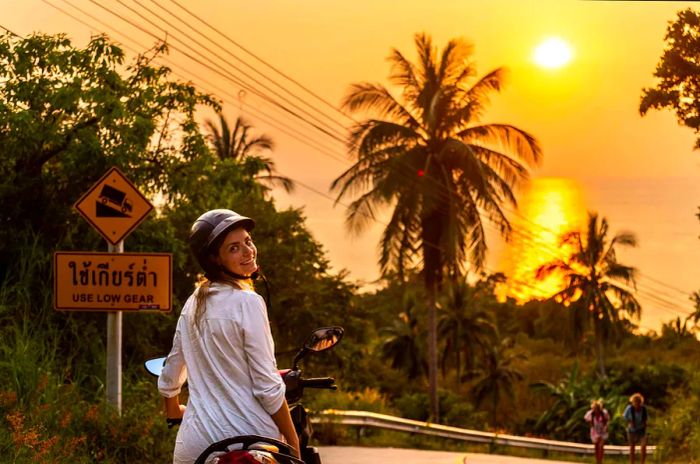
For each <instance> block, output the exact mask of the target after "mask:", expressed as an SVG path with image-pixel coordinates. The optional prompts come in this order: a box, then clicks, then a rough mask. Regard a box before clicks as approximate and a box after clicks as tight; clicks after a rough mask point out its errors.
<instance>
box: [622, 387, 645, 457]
mask: <svg viewBox="0 0 700 464" xmlns="http://www.w3.org/2000/svg"><path fill="white" fill-rule="evenodd" d="M624 417H625V420H626V421H627V440H628V441H629V444H630V464H634V462H635V458H636V457H635V455H634V447H635V446H636V445H639V451H640V457H641V460H640V462H641V464H644V462H645V461H646V459H647V418H648V414H647V407H646V406H644V397H643V396H642V394H641V393H635V394H634V395H632V396H630V404H628V405H627V408H625V412H624Z"/></svg>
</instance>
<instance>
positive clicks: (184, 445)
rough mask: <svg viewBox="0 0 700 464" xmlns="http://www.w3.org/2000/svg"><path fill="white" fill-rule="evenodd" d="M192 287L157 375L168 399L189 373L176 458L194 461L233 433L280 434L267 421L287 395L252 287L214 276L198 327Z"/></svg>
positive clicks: (266, 323)
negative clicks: (240, 287) (233, 284)
mask: <svg viewBox="0 0 700 464" xmlns="http://www.w3.org/2000/svg"><path fill="white" fill-rule="evenodd" d="M197 291H198V290H196V291H195V292H194V293H193V294H192V295H191V296H190V298H189V299H188V300H187V302H186V303H185V307H184V308H183V310H182V314H181V315H180V318H179V320H178V322H177V329H176V330H175V337H174V339H173V348H172V350H171V351H170V354H169V355H168V358H167V360H166V363H165V366H164V368H163V372H162V374H161V375H160V378H159V379H158V389H159V390H160V393H161V395H163V396H165V397H168V398H172V397H173V396H175V395H177V394H179V393H180V389H181V387H182V385H183V384H184V383H185V380H187V379H188V378H189V382H188V386H189V400H188V402H187V409H186V411H185V416H184V417H183V420H182V424H181V425H180V430H179V431H178V434H177V439H176V443H175V452H174V458H173V462H174V463H175V464H184V463H192V462H194V461H195V459H196V458H197V457H198V456H199V454H201V452H202V451H204V449H205V448H206V447H208V446H209V445H211V444H212V443H214V442H217V441H220V440H223V439H225V438H230V437H234V436H237V435H262V436H267V437H272V438H277V439H279V438H280V437H281V434H280V432H279V429H278V428H277V426H276V425H275V423H274V421H273V420H272V417H271V414H273V413H275V412H277V411H278V410H279V408H280V407H281V406H282V403H283V401H284V393H285V386H284V382H283V381H282V377H281V376H280V375H279V372H278V370H277V364H276V361H275V355H274V353H275V350H274V342H273V341H272V334H271V332H270V324H269V321H268V319H267V310H266V307H265V303H264V301H263V299H262V298H261V297H260V295H258V294H257V293H255V292H253V291H250V290H238V289H235V288H233V287H231V286H230V285H226V284H219V283H212V284H211V286H210V288H209V294H208V296H207V299H206V309H205V311H204V312H203V314H202V317H201V321H200V325H199V330H198V329H197V328H196V327H195V322H194V312H195V305H196V301H195V295H196V294H197Z"/></svg>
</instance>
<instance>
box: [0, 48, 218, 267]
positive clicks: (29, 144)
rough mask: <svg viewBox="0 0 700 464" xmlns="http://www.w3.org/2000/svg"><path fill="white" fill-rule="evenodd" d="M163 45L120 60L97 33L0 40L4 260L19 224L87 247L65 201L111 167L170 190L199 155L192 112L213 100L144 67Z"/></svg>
mask: <svg viewBox="0 0 700 464" xmlns="http://www.w3.org/2000/svg"><path fill="white" fill-rule="evenodd" d="M166 51H167V50H166V48H165V47H164V46H156V47H155V48H154V49H153V50H151V51H149V52H147V53H145V54H144V55H141V56H138V57H137V58H136V59H135V60H134V62H133V63H131V64H129V65H125V59H124V54H123V52H122V50H121V49H120V48H119V47H117V46H116V45H114V44H112V43H110V42H109V40H108V39H107V38H106V37H105V36H97V37H93V38H92V39H91V40H90V42H89V43H88V44H87V45H86V46H85V48H83V49H79V48H75V47H74V46H73V45H72V44H71V42H70V40H69V39H68V38H67V37H66V36H64V35H56V36H49V35H32V36H29V37H27V38H19V37H15V36H12V35H9V34H8V35H5V36H3V37H0V81H2V85H1V86H0V146H2V150H3V156H2V157H0V203H1V204H2V205H3V208H2V213H1V214H0V261H2V262H3V264H4V262H5V260H12V259H13V258H12V256H11V255H12V248H13V242H14V241H15V239H16V237H17V234H18V233H20V231H23V230H30V231H31V232H32V233H35V234H37V235H38V236H40V237H41V240H42V241H46V242H47V244H48V247H49V248H53V249H55V246H56V244H57V242H58V241H59V240H62V239H71V240H77V243H72V245H73V246H76V247H79V246H85V245H86V244H87V245H91V246H90V248H93V247H94V246H96V244H97V243H99V241H98V240H96V239H97V234H95V233H93V232H88V231H89V230H90V227H89V226H87V225H86V224H85V223H84V221H76V220H75V219H76V215H75V212H74V211H73V210H72V205H73V203H75V201H76V200H77V199H78V198H79V197H80V195H81V194H83V193H84V192H85V191H87V189H88V188H89V187H90V186H91V185H92V184H93V183H94V182H95V181H96V180H97V179H98V178H99V176H101V175H102V174H103V173H104V172H106V171H107V169H108V168H109V167H110V166H118V167H120V168H121V169H122V170H124V171H125V172H126V173H127V175H128V177H129V179H130V180H132V181H133V182H134V183H135V184H136V185H137V186H138V187H139V189H140V190H141V191H142V192H144V193H146V194H155V193H162V192H164V191H166V190H167V191H168V193H169V194H170V195H171V196H172V197H177V195H178V194H179V192H180V186H181V184H180V183H179V182H178V174H179V170H180V169H181V168H182V166H185V165H187V164H190V163H195V160H197V159H200V158H201V157H203V156H204V157H206V153H207V150H206V147H205V146H204V139H203V137H202V136H201V134H200V133H199V128H198V125H197V123H196V121H195V119H194V114H195V111H196V109H197V107H199V106H201V105H207V106H214V107H215V106H216V104H215V102H214V101H213V100H212V99H211V98H210V97H208V96H207V95H204V94H202V93H200V92H198V91H197V90H196V89H195V88H194V87H192V86H191V85H189V84H182V83H178V82H174V81H171V80H170V79H169V70H168V69H167V68H164V67H155V66H152V65H151V61H152V59H153V58H154V56H157V55H159V54H162V53H165V52H166ZM122 72H123V74H124V75H122V74H120V73H122ZM176 133H177V137H175V136H174V134H176ZM166 186H167V188H166ZM76 222H77V223H78V224H76ZM76 229H77V230H76ZM90 248H87V249H90ZM84 249H85V248H84ZM4 269H5V267H4V266H3V267H2V268H0V273H2V272H3V270H4ZM0 277H1V275H0Z"/></svg>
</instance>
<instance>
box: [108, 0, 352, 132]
mask: <svg viewBox="0 0 700 464" xmlns="http://www.w3.org/2000/svg"><path fill="white" fill-rule="evenodd" d="M117 1H118V2H119V3H120V4H122V5H123V6H125V7H126V8H128V9H129V10H130V11H132V12H133V13H135V14H140V13H139V12H138V11H136V10H135V9H134V8H132V7H130V6H128V5H126V4H125V3H124V1H123V0H117ZM133 2H134V3H136V4H137V5H139V6H140V7H141V8H142V9H144V10H146V11H147V12H148V13H150V14H151V15H153V16H155V17H156V18H158V19H159V20H160V21H162V22H163V23H165V24H166V25H167V26H169V27H171V28H172V29H174V30H175V31H177V32H178V33H180V34H182V35H183V36H184V37H186V38H187V39H188V40H189V41H191V42H193V43H195V44H197V45H198V46H199V47H201V48H202V49H204V50H206V51H207V52H209V53H210V54H212V55H214V56H215V57H216V58H217V59H218V60H220V61H221V62H223V63H225V64H227V65H228V66H230V67H231V68H232V69H234V70H236V71H237V72H238V73H239V74H241V75H243V76H245V77H246V78H247V79H249V80H250V81H252V82H254V83H255V84H257V85H258V86H260V87H261V88H263V89H265V90H266V91H268V92H270V93H271V94H272V95H274V96H276V97H277V98H279V99H281V100H282V101H284V102H285V103H287V104H288V105H290V106H292V107H293V108H294V109H295V110H297V111H299V112H301V113H302V114H304V115H305V116H307V117H309V118H311V119H313V120H314V121H315V122H316V123H318V124H320V125H321V126H323V127H324V128H325V129H326V130H327V131H328V132H329V133H333V134H335V135H336V136H337V137H339V138H340V140H341V141H343V142H344V141H345V139H344V137H345V135H346V134H345V133H344V132H338V131H337V130H336V129H334V128H332V127H331V126H329V125H327V124H326V122H324V121H322V120H321V119H319V118H317V117H316V115H314V114H311V113H309V112H308V111H307V110H305V109H304V108H301V107H300V106H299V105H297V104H296V103H295V102H293V101H291V100H290V99H288V98H287V97H285V96H284V95H281V94H280V93H279V92H277V91H276V90H274V89H271V88H270V87H268V86H267V85H266V84H264V83H263V82H261V81H260V80H258V79H256V78H255V77H253V76H251V75H250V74H249V73H247V72H245V71H244V70H242V69H241V68H240V67H238V66H236V65H235V64H233V63H232V62H231V61H230V60H227V59H226V58H224V57H222V56H221V55H220V54H218V53H217V52H216V51H214V50H212V49H211V48H209V47H208V46H206V45H204V44H202V43H201V42H200V41H198V40H197V39H195V38H194V37H192V36H191V35H190V34H188V33H187V32H185V31H183V30H182V29H180V28H179V27H177V26H176V25H174V24H172V23H171V22H170V21H168V20H167V19H165V18H163V17H162V16H161V15H159V14H158V13H156V12H154V11H153V10H152V9H150V8H148V7H147V6H145V5H143V4H142V3H141V2H140V1H139V0H133ZM140 15H141V17H142V18H143V19H144V20H145V21H147V22H148V23H149V24H151V25H153V26H154V27H160V26H158V25H157V24H156V23H154V22H153V21H151V20H150V19H148V18H146V17H145V16H144V15H142V14H140ZM168 32H169V35H172V32H170V31H168ZM173 37H175V36H174V35H173ZM178 41H179V42H180V43H182V44H184V45H187V43H186V42H184V41H183V40H181V39H178ZM190 49H191V50H193V48H192V47H191V46H190ZM200 56H203V55H202V54H201V53H200ZM209 61H210V62H212V63H214V61H213V60H211V59H209ZM241 81H242V80H241ZM242 82H243V81H242ZM246 85H248V84H247V83H246ZM251 88H252V87H251ZM314 109H315V108H314ZM334 122H335V121H334ZM339 125H340V124H339ZM341 127H342V125H341ZM342 129H343V130H346V128H345V127H342Z"/></svg>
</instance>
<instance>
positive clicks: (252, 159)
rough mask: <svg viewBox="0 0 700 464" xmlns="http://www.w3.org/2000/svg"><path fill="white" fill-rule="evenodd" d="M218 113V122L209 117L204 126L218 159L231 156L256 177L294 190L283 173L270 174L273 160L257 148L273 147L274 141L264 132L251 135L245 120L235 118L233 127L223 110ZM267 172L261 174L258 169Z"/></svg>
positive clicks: (291, 183) (272, 168)
mask: <svg viewBox="0 0 700 464" xmlns="http://www.w3.org/2000/svg"><path fill="white" fill-rule="evenodd" d="M218 115H219V126H220V127H217V126H216V124H215V123H214V122H213V121H211V120H207V121H205V126H206V128H207V129H208V130H209V140H210V141H211V143H212V145H213V146H214V152H215V153H216V155H217V156H218V157H219V159H220V160H232V161H234V162H236V164H237V165H239V166H240V167H241V168H242V169H243V171H244V172H245V173H246V174H248V175H250V176H252V177H255V178H256V179H257V180H258V181H262V182H265V183H269V184H271V185H273V186H274V185H279V186H280V187H282V188H284V190H286V191H287V192H291V191H292V190H294V183H293V182H292V180H291V179H289V178H288V177H284V176H279V175H275V174H273V172H274V171H275V163H274V162H273V161H272V160H271V159H270V158H266V157H264V156H260V155H259V154H258V152H260V151H262V150H272V149H273V148H274V142H273V141H272V139H271V138H270V137H268V136H267V135H264V134H263V135H258V136H255V137H252V138H250V131H251V129H252V128H253V126H251V125H250V124H248V123H246V122H245V121H244V120H243V118H242V117H240V116H239V117H237V118H236V124H235V125H234V128H233V131H231V128H230V126H229V124H228V121H226V118H225V117H224V115H223V114H222V113H220V112H219V113H218ZM261 171H262V172H266V173H267V174H265V175H260V172H261Z"/></svg>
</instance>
